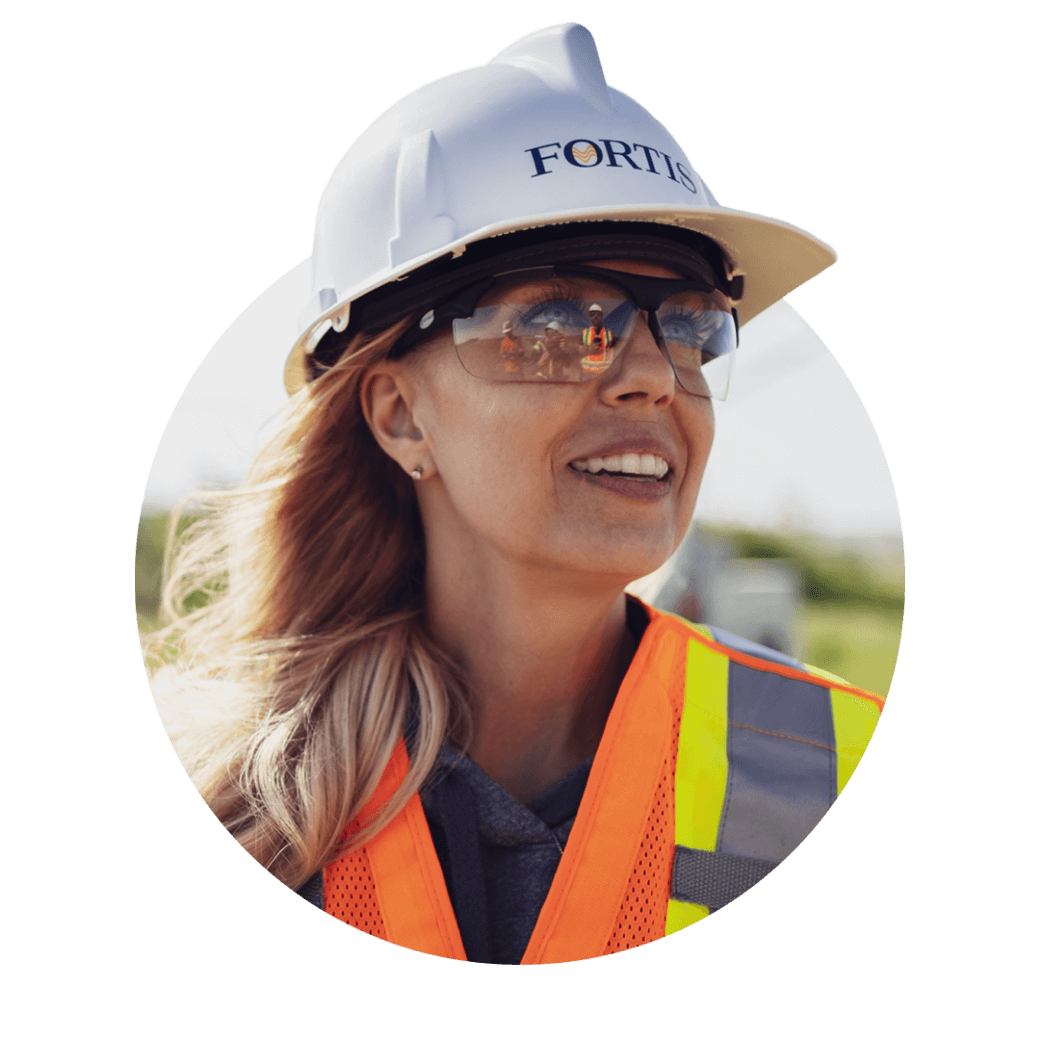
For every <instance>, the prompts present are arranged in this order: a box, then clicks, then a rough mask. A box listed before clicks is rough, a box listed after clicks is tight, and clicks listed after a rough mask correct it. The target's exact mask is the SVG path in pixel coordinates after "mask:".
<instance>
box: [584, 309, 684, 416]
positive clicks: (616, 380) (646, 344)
mask: <svg viewBox="0 0 1040 1040" xmlns="http://www.w3.org/2000/svg"><path fill="white" fill-rule="evenodd" d="M601 386H602V393H603V394H604V395H605V396H606V398H607V399H608V400H609V401H610V402H611V403H619V402H623V401H639V400H641V401H646V402H649V403H651V404H656V405H660V406H661V407H667V406H668V405H669V404H671V403H672V400H673V398H674V397H675V394H676V386H677V384H676V380H675V372H674V371H673V370H672V363H671V362H670V361H669V360H668V358H667V356H666V355H665V353H664V351H663V350H662V349H661V348H660V347H659V346H658V345H657V340H655V339H654V335H653V333H652V332H651V331H650V326H649V324H648V323H647V313H646V311H640V312H639V317H638V318H637V320H636V325H635V329H634V331H633V332H632V335H631V336H630V337H629V340H628V343H627V344H626V345H625V348H624V350H623V351H622V352H621V356H620V357H619V358H618V360H617V361H616V362H615V363H614V364H613V365H611V366H610V368H609V369H608V370H607V373H606V377H605V379H604V382H603V383H602V384H601Z"/></svg>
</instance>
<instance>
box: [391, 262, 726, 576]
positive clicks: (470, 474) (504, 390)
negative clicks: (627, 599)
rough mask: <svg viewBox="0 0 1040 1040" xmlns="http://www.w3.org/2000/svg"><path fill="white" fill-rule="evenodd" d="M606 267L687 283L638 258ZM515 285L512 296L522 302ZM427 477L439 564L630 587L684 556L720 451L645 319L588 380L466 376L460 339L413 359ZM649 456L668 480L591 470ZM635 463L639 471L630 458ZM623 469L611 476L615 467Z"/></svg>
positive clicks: (408, 369) (447, 339)
mask: <svg viewBox="0 0 1040 1040" xmlns="http://www.w3.org/2000/svg"><path fill="white" fill-rule="evenodd" d="M599 266H602V267H605V268H610V269H613V270H617V271H624V272H628V273H631V274H642V275H649V276H652V277H658V278H675V277H678V276H677V275H676V273H675V272H674V271H672V270H670V269H669V268H666V267H660V266H657V265H654V264H648V263H643V262H636V261H631V262H630V261H606V262H602V263H600V264H599ZM523 291H524V290H523V289H517V288H514V289H513V290H512V292H513V293H519V292H523ZM401 364H402V366H403V368H402V373H403V374H404V375H405V378H407V379H408V381H409V385H410V388H411V396H412V403H411V413H412V420H413V422H414V423H415V425H416V427H417V429H418V431H419V432H421V436H422V444H423V447H424V450H425V452H426V454H425V456H424V458H425V460H426V466H425V467H424V469H425V471H426V473H427V474H428V477H429V479H427V478H424V479H423V480H422V481H421V483H420V484H419V485H418V488H417V490H418V493H419V505H420V510H421V512H422V515H423V523H424V526H425V528H426V537H427V546H428V551H429V552H430V553H431V554H438V553H448V554H460V555H459V559H460V560H465V561H471V562H472V561H474V560H480V559H483V558H487V557H499V558H502V559H505V560H508V561H511V562H513V563H516V564H520V565H522V566H525V567H529V568H530V567H533V568H538V569H542V568H548V569H550V570H551V571H552V572H553V573H560V572H572V573H573V572H584V573H588V574H591V573H600V574H604V575H612V576H616V577H617V578H618V580H624V581H628V580H632V579H633V578H635V577H639V576H641V575H644V574H648V573H649V572H650V571H652V570H655V569H656V568H657V567H659V566H660V565H661V564H662V563H664V561H665V560H666V559H667V558H668V557H669V556H670V555H671V554H672V552H673V551H674V550H675V549H676V547H677V546H678V544H679V541H680V540H681V539H682V537H683V535H684V534H685V533H686V530H687V528H688V527H689V524H690V521H691V519H692V516H693V508H694V504H695V502H696V500H697V492H698V489H699V488H700V483H701V477H702V475H703V473H704V467H705V464H706V462H707V459H708V452H709V450H710V449H711V443H712V437H713V434H714V417H713V414H712V406H711V401H710V400H709V399H708V398H706V397H699V396H694V395H692V394H688V393H686V392H685V391H684V390H683V389H682V388H681V387H680V386H679V385H678V384H677V383H676V380H675V374H674V373H673V371H672V368H671V365H670V364H669V362H668V359H667V358H666V357H665V356H664V355H663V354H662V353H661V351H660V350H659V349H658V346H657V344H656V343H655V341H654V338H653V336H652V335H651V333H650V330H649V329H648V327H647V325H646V318H645V315H641V316H640V319H639V322H638V326H637V331H636V333H635V334H634V336H633V338H632V339H631V341H630V342H629V344H628V346H627V347H626V348H625V350H624V352H623V353H622V354H621V356H620V357H619V358H618V359H617V360H616V361H615V362H614V364H613V365H612V366H611V367H610V368H609V369H608V370H607V371H606V372H605V373H604V374H603V375H602V376H600V377H599V378H597V379H594V380H592V381H590V382H584V383H552V382H550V383H537V382H508V383H506V382H488V381H485V380H483V379H479V378H477V377H476V376H473V375H471V374H470V373H469V372H467V371H466V370H465V369H464V368H463V367H462V364H461V363H460V362H459V359H458V357H457V356H456V353H455V348H454V344H453V339H452V332H451V330H450V328H449V329H448V330H446V331H445V332H444V333H441V334H440V335H438V336H437V337H435V338H433V339H431V340H430V341H429V343H428V344H426V345H425V346H424V347H423V348H421V349H420V350H418V351H416V352H415V353H414V354H413V355H410V356H409V357H407V358H406V359H405V360H404V361H403V362H402V363H401ZM626 455H628V456H632V455H635V456H639V457H640V458H641V460H643V461H645V462H646V468H649V466H650V464H651V463H650V459H652V460H653V464H654V465H656V467H657V472H660V470H661V469H662V468H663V466H662V460H663V463H666V464H667V467H668V469H667V473H666V475H665V476H664V477H663V478H662V479H657V478H656V475H655V476H649V475H642V476H638V477H633V476H628V475H620V476H614V475H608V474H607V473H606V472H605V471H603V472H600V473H598V474H597V473H593V472H591V471H590V469H589V466H590V463H591V465H592V467H593V468H597V467H598V466H599V463H597V462H595V461H594V460H617V459H619V458H621V457H623V456H626ZM626 462H629V463H630V462H631V460H626ZM616 466H617V463H616V462H611V463H610V466H609V468H611V469H614V468H616Z"/></svg>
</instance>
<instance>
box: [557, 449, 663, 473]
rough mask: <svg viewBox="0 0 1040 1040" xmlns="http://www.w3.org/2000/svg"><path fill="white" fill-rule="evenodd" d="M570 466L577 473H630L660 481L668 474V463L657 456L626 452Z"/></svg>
mask: <svg viewBox="0 0 1040 1040" xmlns="http://www.w3.org/2000/svg"><path fill="white" fill-rule="evenodd" d="M571 465H572V466H573V467H574V468H575V469H576V470H577V471H578V472H579V473H601V472H603V471H604V470H605V471H606V472H608V473H631V474H632V476H638V477H656V478H657V479H658V480H660V479H661V478H662V477H663V476H664V475H665V474H666V473H667V472H668V463H667V462H665V461H664V459H662V458H661V457H660V456H658V455H637V454H636V453H635V452H626V453H625V454H624V455H609V456H607V457H606V458H600V457H599V456H598V455H597V456H594V457H593V458H591V459H575V461H574V462H572V463H571Z"/></svg>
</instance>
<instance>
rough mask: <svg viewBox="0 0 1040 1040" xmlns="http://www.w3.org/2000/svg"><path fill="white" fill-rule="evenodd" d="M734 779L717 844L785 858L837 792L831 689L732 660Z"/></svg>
mask: <svg viewBox="0 0 1040 1040" xmlns="http://www.w3.org/2000/svg"><path fill="white" fill-rule="evenodd" d="M728 714H729V726H728V727H727V730H728V735H727V757H728V759H729V778H728V781H727V789H726V801H725V804H724V806H723V809H722V816H721V817H720V819H719V832H718V840H717V843H716V845H715V848H716V849H717V850H718V851H719V852H722V853H728V854H731V855H734V856H741V857H751V858H753V859H758V860H767V861H770V862H774V863H775V862H779V861H780V860H782V859H783V858H784V857H785V856H787V855H788V854H789V853H790V852H792V851H793V850H794V849H795V847H796V846H797V845H798V844H799V843H800V842H801V841H802V839H803V838H804V837H805V836H806V835H807V834H808V833H809V831H811V830H812V829H813V827H815V826H816V824H817V823H819V822H820V819H821V818H822V817H823V814H824V813H825V812H826V811H827V809H828V808H829V807H830V806H831V804H832V803H833V802H834V799H835V798H836V797H837V790H838V788H837V784H838V775H837V754H836V752H835V750H834V720H833V717H832V715H831V698H830V690H829V689H828V688H827V687H826V686H818V685H816V684H815V683H810V682H802V681H801V680H799V679H794V678H790V677H788V676H785V675H779V674H777V673H776V672H770V671H765V670H760V669H757V668H750V667H748V666H747V665H742V664H738V663H737V662H736V661H730V664H729V693H728Z"/></svg>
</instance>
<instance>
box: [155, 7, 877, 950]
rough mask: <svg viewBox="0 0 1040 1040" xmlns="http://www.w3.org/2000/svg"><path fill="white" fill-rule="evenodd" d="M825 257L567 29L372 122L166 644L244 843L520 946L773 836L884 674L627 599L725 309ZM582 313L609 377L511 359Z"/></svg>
mask: <svg viewBox="0 0 1040 1040" xmlns="http://www.w3.org/2000/svg"><path fill="white" fill-rule="evenodd" d="M507 117H508V118H507ZM832 260H833V254H832V253H831V252H830V251H829V250H828V249H827V247H825V246H823V244H822V243H819V242H817V241H816V240H815V239H813V238H812V237H811V236H809V235H806V234H805V233H804V232H800V231H797V230H796V229H793V228H790V227H788V226H786V225H782V224H779V223H778V222H775V221H770V220H768V219H766V218H761V217H753V216H750V215H748V214H742V213H739V212H737V211H733V210H727V209H724V208H723V207H721V206H719V205H718V204H717V203H716V202H715V200H714V198H713V197H712V196H711V194H710V193H709V192H708V190H707V188H706V186H705V185H704V184H703V182H702V181H701V180H700V178H699V177H698V176H697V175H696V173H694V172H693V170H692V168H691V166H690V164H689V162H688V160H687V159H686V158H685V156H684V155H683V153H682V151H681V150H680V149H679V146H678V145H677V144H676V143H675V141H674V140H673V139H672V138H671V136H670V135H669V134H668V133H667V131H666V130H665V129H664V128H663V127H662V126H661V125H660V124H659V123H657V122H656V121H655V120H654V119H653V118H652V117H651V116H650V115H649V114H648V113H646V112H645V110H643V109H641V108H640V107H639V106H638V105H636V104H635V103H634V102H632V101H631V100H630V99H628V98H626V97H624V96H623V95H621V94H618V93H617V92H616V91H612V90H610V89H609V88H608V87H607V85H606V83H605V81H604V80H603V76H602V72H601V71H600V66H599V59H598V56H597V54H596V51H595V45H594V43H593V41H592V38H591V36H590V35H589V33H588V32H587V30H585V29H583V28H582V27H580V26H575V25H566V26H559V27H556V28H553V29H549V30H545V31H543V32H541V33H536V34H534V35H533V36H530V37H526V38H525V39H523V40H521V41H519V42H518V43H517V44H514V45H513V46H512V47H510V48H508V49H507V50H506V51H504V52H503V53H502V54H501V55H499V56H498V57H497V58H496V59H495V60H494V61H492V62H490V63H489V64H488V65H487V66H484V67H482V68H480V69H475V70H471V71H469V72H465V73H460V74H458V75H456V76H451V77H448V78H447V79H446V80H442V81H439V82H438V83H435V84H431V85H430V86H428V87H426V88H424V89H423V90H421V91H419V92H417V94H415V95H412V96H411V97H409V98H406V99H405V100H404V101H402V102H400V103H399V104H398V105H397V106H395V107H394V108H393V109H391V110H390V112H388V113H387V114H386V115H384V116H383V117H382V118H381V119H380V120H378V121H377V122H376V124H374V125H373V127H372V128H370V130H369V131H367V132H366V134H364V135H363V136H362V138H361V139H360V140H359V141H358V142H357V143H356V144H355V146H354V147H353V148H352V149H351V151H350V152H349V153H348V154H347V156H346V157H345V159H344V160H343V162H342V163H341V164H340V167H339V168H338V169H337V171H336V172H335V174H334V175H333V178H332V181H331V182H330V184H329V187H328V189H327V190H326V193H325V195H324V197H323V199H322V203H321V207H320V210H319V216H318V230H317V235H316V239H315V252H314V257H313V270H314V279H315V282H314V286H315V293H314V298H313V300H312V303H311V306H310V307H309V308H308V311H307V313H306V314H305V315H304V326H305V327H304V332H303V334H302V335H301V337H300V339H299V341H298V343H297V344H296V347H295V348H294V350H293V352H292V354H291V355H290V358H289V361H288V364H287V366H286V384H287V387H288V389H289V390H290V394H291V401H290V405H289V408H288V410H287V413H286V416H285V419H284V421H283V423H282V424H281V426H280V428H279V430H278V432H277V433H276V435H275V436H274V437H273V439H272V441H271V442H270V444H269V445H268V446H267V447H266V448H265V449H264V450H263V451H262V452H261V454H260V456H259V457H258V459H257V460H256V462H255V463H254V465H253V467H252V469H251V471H250V474H249V475H248V477H247V479H246V481H245V482H244V483H243V486H242V487H241V488H240V489H239V490H238V491H236V492H231V493H228V494H226V495H224V496H219V502H218V504H217V506H216V507H215V508H214V509H213V510H212V511H211V513H210V514H209V515H208V517H207V518H206V519H204V520H201V521H198V522H197V523H196V524H194V525H193V526H192V528H191V529H190V532H189V534H190V537H189V538H188V539H187V540H186V541H185V543H184V544H183V545H182V546H181V547H180V548H179V551H178V553H177V556H176V562H175V565H174V567H173V570H172V572H171V577H170V580H169V581H168V583H167V588H166V590H165V594H164V596H165V598H164V605H165V609H166V610H167V611H168V612H170V614H172V615H173V616H174V617H175V619H176V620H174V621H173V622H172V623H171V625H170V626H169V627H168V628H167V629H166V630H165V632H164V633H161V634H160V637H159V638H158V639H157V640H156V644H155V645H156V648H157V650H158V651H160V652H161V651H162V648H163V647H165V646H167V645H169V642H170V640H171V639H174V640H175V645H176V648H177V656H176V661H175V662H174V664H173V665H171V667H170V668H167V669H165V670H164V673H163V674H164V676H165V680H166V683H167V685H168V686H170V687H172V688H174V689H180V690H183V691H191V692H192V694H193V695H197V693H198V691H199V690H201V689H211V690H213V691H214V708H213V711H212V713H211V716H210V718H209V720H208V722H207V724H205V725H203V724H202V723H201V722H199V721H198V720H196V721H195V722H194V723H193V725H192V726H191V727H190V728H189V729H188V730H187V731H186V732H184V733H183V734H181V735H180V737H179V750H180V752H181V754H182V756H183V757H184V759H185V761H186V762H187V764H188V767H189V769H190V770H191V772H192V775H193V776H194V778H195V781H196V783H197V785H198V786H199V788H200V790H201V791H202V793H203V794H204V796H205V797H206V799H207V801H208V802H209V804H210V806H211V808H212V809H213V811H214V812H215V813H216V814H217V815H218V816H219V818H220V819H221V820H222V821H223V823H224V824H225V826H226V827H228V829H229V830H230V831H231V832H232V833H233V834H234V835H235V836H236V837H237V838H238V840H239V841H240V842H241V843H242V844H243V846H244V847H245V848H246V849H247V850H248V851H249V852H250V853H251V854H252V855H253V856H254V857H256V859H257V860H259V861H260V862H261V863H262V864H263V865H264V866H265V867H266V868H267V869H269V870H270V871H271V872H272V873H273V874H274V875H275V876H277V877H278V878H280V879H281V880H282V881H284V882H285V883H286V884H288V885H290V886H292V887H293V888H296V889H298V890H300V891H301V893H303V894H304V895H306V896H307V898H309V899H311V900H312V901H313V902H315V903H316V904H317V905H319V906H322V907H323V908H324V909H325V910H326V911H328V912H329V913H332V914H334V915H335V916H337V917H339V918H340V919H342V920H344V921H347V922H348V923H351V924H353V925H355V926H356V927H359V928H362V929H364V930H366V931H368V932H370V933H371V934H374V935H379V936H382V937H384V938H387V939H389V940H390V941H392V942H396V943H398V944H400V945H404V946H408V947H411V948H413V949H418V950H423V951H426V952H430V953H436V954H440V955H442V956H449V957H456V958H460V959H466V958H468V959H470V960H480V961H496V962H502V963H537V962H547V961H560V960H569V959H576V958H581V957H589V956H597V955H600V954H603V953H608V952H613V951H615V950H619V949H624V948H628V947H630V946H634V945H638V944H640V943H643V942H647V941H650V940H652V939H655V938H658V937H660V936H662V935H664V934H666V932H671V931H674V930H676V929H678V928H681V927H683V926H685V925H686V924H689V923H692V922H693V921H696V920H699V919H701V918H702V917H704V916H705V915H707V914H708V913H709V912H710V911H711V910H714V909H716V908H718V907H719V906H722V905H725V903H727V902H729V901H730V900H731V899H733V898H735V896H736V895H738V894H740V892H742V891H744V890H746V889H747V888H748V887H750V885H752V884H754V883H755V882H756V881H757V880H759V879H760V878H761V877H763V876H764V875H765V874H766V873H768V871H769V870H771V869H772V868H773V867H774V866H775V865H776V863H777V862H779V861H780V860H781V859H783V857H784V856H786V855H787V853H789V852H790V851H791V849H792V848H793V847H794V846H795V845H797V843H798V842H799V841H800V840H801V839H802V838H803V837H804V836H805V834H806V833H808V831H809V830H810V829H811V828H812V826H813V825H814V824H815V823H816V822H817V821H818V820H819V818H820V816H822V814H823V812H825V811H826V809H827V807H828V806H829V805H830V804H831V802H832V801H833V800H834V798H835V797H836V795H837V793H838V791H839V790H840V789H841V787H842V786H843V785H844V783H845V781H846V780H847V779H848V776H849V774H850V773H851V771H852V769H853V768H854V766H855V764H856V762H857V761H858V759H859V756H860V755H861V754H862V751H863V748H864V747H865V745H866V741H867V740H868V739H869V735H870V732H871V731H872V728H873V725H874V722H875V721H876V718H877V714H878V711H879V709H880V701H879V700H878V699H877V698H875V697H873V696H872V695H870V694H866V693H864V692H863V691H857V690H854V689H853V688H851V687H848V686H846V685H845V684H843V683H842V682H841V681H840V680H837V679H835V678H834V677H832V676H826V675H825V674H823V673H819V672H817V671H815V670H812V669H808V668H806V667H805V666H802V665H799V664H798V663H797V662H795V661H793V660H791V659H788V658H785V657H783V656H782V655H779V654H777V653H775V652H773V651H769V650H767V649H765V648H762V647H756V646H753V645H752V644H748V643H746V642H744V641H741V640H738V639H735V638H733V637H728V636H726V635H725V634H724V633H719V632H716V631H714V630H712V629H709V628H707V627H705V626H691V625H689V624H688V623H686V622H684V621H682V620H681V619H678V618H674V617H670V616H666V615H661V614H658V613H657V612H655V611H654V610H652V609H651V608H649V607H647V606H645V605H643V604H641V603H639V602H638V601H637V600H635V599H632V598H629V597H626V595H625V591H624V590H625V587H626V585H627V584H628V583H629V582H631V581H632V580H634V579H636V578H638V577H640V576H642V575H645V574H647V573H649V572H651V571H653V570H655V569H656V568H657V567H659V566H660V565H661V564H662V563H663V562H664V561H665V560H666V559H667V558H668V557H669V556H670V555H671V553H672V552H674V550H675V549H676V547H677V546H678V544H679V542H680V540H681V539H682V537H683V535H684V534H685V532H686V530H687V529H688V527H689V525H690V522H691V519H692V516H693V509H694V505H695V502H696V498H697V491H698V487H699V484H700V480H701V476H702V474H703V471H704V466H705V463H706V461H707V458H708V453H709V450H710V447H711V441H712V435H713V417H712V416H713V413H712V405H711V399H712V398H713V397H715V398H721V397H724V396H725V392H726V388H727V385H728V376H729V367H730V364H731V362H732V359H733V356H734V351H735V348H736V343H737V322H738V319H737V310H738V308H739V309H740V312H741V317H743V318H744V319H745V320H747V319H748V318H750V317H753V316H754V315H755V314H757V313H758V312H759V311H761V310H762V309H764V308H765V307H767V306H769V304H771V303H773V302H775V301H776V300H777V299H779V298H780V296H782V295H783V294H784V293H785V292H787V291H789V290H790V289H791V288H793V287H794V286H795V285H797V284H798V283H799V282H801V281H803V280H804V279H805V278H807V277H811V276H812V275H813V274H815V273H816V272H817V271H819V270H821V269H822V268H823V267H825V266H826V265H827V264H829V263H830V262H832ZM745 283H746V284H745ZM590 312H592V313H600V314H602V315H603V319H602V321H603V327H604V328H606V329H607V331H608V332H609V335H610V337H611V343H612V345H611V351H610V364H609V366H608V367H606V369H605V371H604V370H600V369H595V370H591V371H590V370H588V369H587V368H583V367H582V366H580V365H558V366H554V367H553V369H552V373H551V374H548V373H547V372H546V370H545V368H542V369H538V370H532V366H528V365H525V366H517V368H516V369H514V370H509V369H508V368H505V370H504V366H503V365H502V357H503V336H504V335H505V336H509V337H510V338H512V337H514V336H515V337H516V338H517V340H518V341H522V340H523V337H525V336H530V337H532V338H533V337H535V336H536V335H537V334H539V333H540V332H541V331H543V330H544V329H545V328H546V327H549V326H555V327H556V329H558V330H559V332H558V335H559V336H560V337H562V338H563V339H565V340H568V339H569V340H570V341H573V342H574V343H576V344H578V343H580V342H581V335H582V330H583V329H584V328H585V327H586V326H587V324H588V321H589V318H588V315H589V313H590ZM576 349H579V350H580V348H576ZM200 591H201V592H202V593H203V594H204V597H205V599H206V600H207V602H206V603H205V605H204V606H202V607H201V608H200V609H198V610H196V611H194V612H191V613H188V612H187V611H186V607H185V605H186V604H188V605H195V604H196V603H197V599H196V600H192V596H197V594H198V593H199V592H200Z"/></svg>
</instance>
